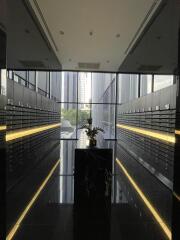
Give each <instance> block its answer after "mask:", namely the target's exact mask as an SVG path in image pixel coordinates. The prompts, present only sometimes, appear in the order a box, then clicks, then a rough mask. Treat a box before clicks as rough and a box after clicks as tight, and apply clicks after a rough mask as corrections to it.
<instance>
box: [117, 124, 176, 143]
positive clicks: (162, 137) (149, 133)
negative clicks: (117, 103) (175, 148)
mask: <svg viewBox="0 0 180 240" xmlns="http://www.w3.org/2000/svg"><path fill="white" fill-rule="evenodd" d="M116 126H117V127H118V128H122V129H126V130H128V131H132V132H135V133H138V134H142V135H145V136H147V137H152V138H156V139H159V140H163V141H166V142H171V143H175V142H176V138H175V136H174V134H171V135H170V134H165V133H160V132H157V131H152V130H147V129H144V128H139V127H133V126H129V125H125V124H117V125H116Z"/></svg>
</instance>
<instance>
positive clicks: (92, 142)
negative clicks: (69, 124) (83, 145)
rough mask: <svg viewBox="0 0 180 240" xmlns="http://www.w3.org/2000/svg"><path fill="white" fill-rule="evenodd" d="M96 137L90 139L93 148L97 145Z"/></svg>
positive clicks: (90, 145)
mask: <svg viewBox="0 0 180 240" xmlns="http://www.w3.org/2000/svg"><path fill="white" fill-rule="evenodd" d="M96 143H97V141H96V139H89V147H90V148H92V147H96Z"/></svg>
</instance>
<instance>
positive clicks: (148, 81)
mask: <svg viewBox="0 0 180 240" xmlns="http://www.w3.org/2000/svg"><path fill="white" fill-rule="evenodd" d="M151 91H152V75H145V74H144V75H141V79H140V96H144V95H147V94H149V93H151Z"/></svg>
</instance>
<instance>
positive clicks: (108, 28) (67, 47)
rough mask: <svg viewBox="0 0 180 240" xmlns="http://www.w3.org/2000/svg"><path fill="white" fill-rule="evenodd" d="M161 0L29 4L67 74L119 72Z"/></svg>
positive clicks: (34, 1)
mask: <svg viewBox="0 0 180 240" xmlns="http://www.w3.org/2000/svg"><path fill="white" fill-rule="evenodd" d="M161 2H162V1H160V0H156V1H155V0H136V1H134V0H88V1H87V0H29V3H30V4H31V7H32V9H33V11H34V13H35V15H36V17H37V18H38V20H39V23H40V24H41V27H42V28H43V30H44V32H45V34H46V37H47V38H48V40H49V42H50V44H51V47H52V49H53V50H54V53H55V54H56V56H57V58H58V59H59V62H61V64H62V69H64V70H96V71H118V70H119V67H120V65H121V64H122V63H123V61H124V60H125V58H126V57H127V56H128V53H129V51H130V50H131V48H132V47H133V45H134V43H135V42H136V40H137V39H138V38H139V36H140V35H141V33H142V31H143V30H144V28H145V27H146V25H147V24H148V22H149V21H150V20H151V18H152V16H153V15H154V13H155V11H156V10H157V9H158V6H159V5H160V3H161Z"/></svg>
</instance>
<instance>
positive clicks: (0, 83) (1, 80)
mask: <svg viewBox="0 0 180 240" xmlns="http://www.w3.org/2000/svg"><path fill="white" fill-rule="evenodd" d="M6 76H7V71H6V69H1V71H0V94H1V95H4V96H6V92H7V77H6Z"/></svg>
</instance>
